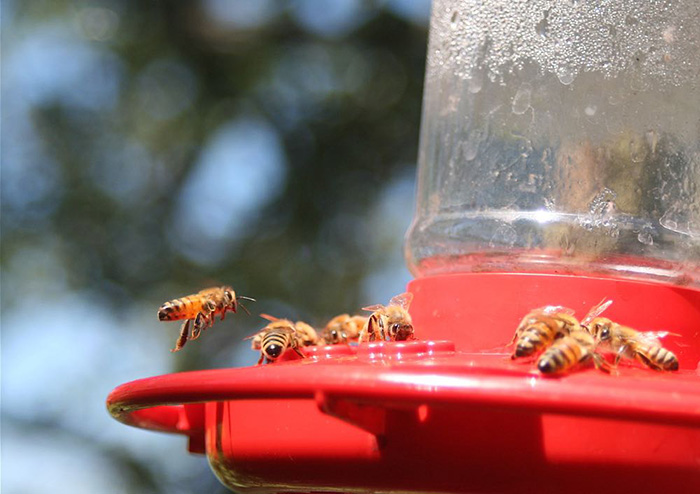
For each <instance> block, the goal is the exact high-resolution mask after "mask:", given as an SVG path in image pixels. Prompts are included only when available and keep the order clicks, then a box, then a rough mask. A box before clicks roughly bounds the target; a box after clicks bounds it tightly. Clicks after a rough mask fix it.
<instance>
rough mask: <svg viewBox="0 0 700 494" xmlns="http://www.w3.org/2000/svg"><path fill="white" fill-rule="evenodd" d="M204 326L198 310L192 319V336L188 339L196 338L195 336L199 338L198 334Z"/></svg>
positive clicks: (204, 323)
mask: <svg viewBox="0 0 700 494" xmlns="http://www.w3.org/2000/svg"><path fill="white" fill-rule="evenodd" d="M205 328H206V322H205V321H204V316H202V313H201V312H200V313H199V314H197V317H195V319H194V324H193V325H192V336H191V337H190V339H191V340H196V339H197V338H199V335H200V334H201V333H202V329H205Z"/></svg>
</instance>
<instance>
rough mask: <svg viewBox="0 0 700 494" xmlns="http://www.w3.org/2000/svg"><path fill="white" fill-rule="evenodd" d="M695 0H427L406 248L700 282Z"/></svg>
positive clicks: (495, 268) (485, 261)
mask: <svg viewBox="0 0 700 494" xmlns="http://www.w3.org/2000/svg"><path fill="white" fill-rule="evenodd" d="M699 19H700V2H698V1H697V0H676V1H668V2H667V1H663V2H662V1H655V0H638V1H630V0H611V1H609V2H583V1H576V0H569V1H554V0H530V1H528V2H525V1H517V0H510V1H505V0H494V1H489V2H483V1H479V0H463V1H456V0H434V2H433V12H432V18H431V26H430V41H429V53H428V66H427V71H426V83H425V96H424V103H423V121H422V128H421V143H420V156H419V171H418V196H417V210H416V215H415V218H414V222H413V225H412V227H411V229H410V231H409V233H408V237H407V244H406V257H407V260H408V264H409V268H410V269H411V270H412V272H413V274H414V275H416V276H417V277H423V276H429V275H433V274H441V273H453V272H543V273H564V274H593V275H613V276H616V277H621V278H628V279H638V280H650V281H662V282H665V283H672V284H678V285H691V286H696V287H698V286H700V55H699V54H700V21H699Z"/></svg>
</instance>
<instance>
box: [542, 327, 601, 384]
mask: <svg viewBox="0 0 700 494" xmlns="http://www.w3.org/2000/svg"><path fill="white" fill-rule="evenodd" d="M595 348H596V341H595V338H593V336H592V335H591V334H590V333H588V331H586V330H585V329H577V330H574V331H571V332H570V333H569V334H568V335H567V336H563V337H561V338H559V339H557V340H556V341H554V343H552V346H550V347H549V348H547V349H546V350H545V351H544V352H543V353H542V355H540V357H539V359H537V368H538V369H539V371H540V372H541V373H542V374H550V375H551V374H562V373H564V372H567V371H569V370H571V369H572V368H574V367H575V366H577V365H579V364H583V363H584V362H587V361H589V360H591V359H592V360H593V363H594V364H595V366H596V367H597V368H598V369H600V370H602V371H604V372H610V368H609V365H608V364H607V362H605V360H604V359H603V357H601V356H600V355H599V354H597V353H595Z"/></svg>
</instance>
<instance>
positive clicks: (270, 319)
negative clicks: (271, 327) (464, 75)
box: [260, 314, 280, 322]
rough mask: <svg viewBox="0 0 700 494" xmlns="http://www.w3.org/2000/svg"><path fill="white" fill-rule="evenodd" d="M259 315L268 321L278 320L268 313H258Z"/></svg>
mask: <svg viewBox="0 0 700 494" xmlns="http://www.w3.org/2000/svg"><path fill="white" fill-rule="evenodd" d="M260 317H262V318H263V319H267V320H268V321H270V322H275V321H279V320H280V318H279V317H275V316H271V315H270V314H260Z"/></svg>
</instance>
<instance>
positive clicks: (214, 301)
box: [158, 286, 255, 352]
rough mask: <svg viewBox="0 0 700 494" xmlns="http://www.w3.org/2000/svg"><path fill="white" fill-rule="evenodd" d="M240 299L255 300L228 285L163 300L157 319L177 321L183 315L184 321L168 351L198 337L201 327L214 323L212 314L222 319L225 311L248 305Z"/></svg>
mask: <svg viewBox="0 0 700 494" xmlns="http://www.w3.org/2000/svg"><path fill="white" fill-rule="evenodd" d="M240 300H250V301H252V302H255V299H252V298H250V297H244V296H242V295H238V296H236V292H234V291H233V288H231V287H230V286H218V287H212V288H206V289H204V290H201V291H199V292H197V293H195V294H194V295H188V296H186V297H181V298H176V299H174V300H170V301H168V302H165V303H164V304H163V305H161V306H160V308H159V309H158V320H159V321H177V320H181V319H184V320H185V322H184V323H183V324H182V327H181V328H180V336H179V337H178V339H177V342H176V343H175V348H173V349H172V350H170V351H171V352H177V351H179V350H181V349H182V347H184V346H185V343H187V342H188V341H189V340H196V339H197V338H199V335H200V334H201V332H202V330H205V329H207V328H208V327H210V326H212V325H213V324H214V317H215V316H216V315H217V314H218V315H220V316H221V320H222V321H223V320H224V317H225V316H226V312H227V311H231V312H233V313H236V312H237V310H238V306H240V307H241V308H242V309H243V310H244V311H245V312H246V313H248V314H250V313H249V312H248V309H246V308H245V306H243V304H242V303H240ZM190 324H192V332H191V333H190Z"/></svg>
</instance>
